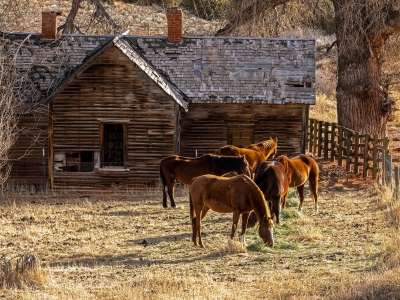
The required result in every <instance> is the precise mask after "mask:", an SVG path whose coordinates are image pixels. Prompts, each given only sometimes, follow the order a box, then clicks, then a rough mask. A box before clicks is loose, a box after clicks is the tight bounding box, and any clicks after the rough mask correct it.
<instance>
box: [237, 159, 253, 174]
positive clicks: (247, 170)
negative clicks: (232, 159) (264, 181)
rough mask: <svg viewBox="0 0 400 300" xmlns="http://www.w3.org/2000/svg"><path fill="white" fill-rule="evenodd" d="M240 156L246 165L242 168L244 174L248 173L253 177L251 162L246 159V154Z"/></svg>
mask: <svg viewBox="0 0 400 300" xmlns="http://www.w3.org/2000/svg"><path fill="white" fill-rule="evenodd" d="M239 156H240V157H241V158H242V160H243V165H244V167H243V169H242V170H241V171H242V174H244V175H247V176H249V177H250V178H251V172H250V167H249V163H248V162H247V160H246V157H245V156H244V155H239Z"/></svg>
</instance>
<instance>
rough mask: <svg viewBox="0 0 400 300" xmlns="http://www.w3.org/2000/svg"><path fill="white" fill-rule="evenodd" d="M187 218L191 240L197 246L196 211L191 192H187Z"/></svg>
mask: <svg viewBox="0 0 400 300" xmlns="http://www.w3.org/2000/svg"><path fill="white" fill-rule="evenodd" d="M189 218H190V221H191V224H192V242H193V244H194V245H195V246H197V242H196V230H197V229H196V211H195V209H194V205H193V199H192V194H191V193H189Z"/></svg>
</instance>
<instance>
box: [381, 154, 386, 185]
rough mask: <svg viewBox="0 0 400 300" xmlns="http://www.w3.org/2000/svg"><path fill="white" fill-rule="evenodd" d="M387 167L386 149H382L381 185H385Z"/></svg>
mask: <svg viewBox="0 0 400 300" xmlns="http://www.w3.org/2000/svg"><path fill="white" fill-rule="evenodd" d="M386 168H387V166H386V151H385V150H382V167H381V185H385V181H386V172H387V170H386Z"/></svg>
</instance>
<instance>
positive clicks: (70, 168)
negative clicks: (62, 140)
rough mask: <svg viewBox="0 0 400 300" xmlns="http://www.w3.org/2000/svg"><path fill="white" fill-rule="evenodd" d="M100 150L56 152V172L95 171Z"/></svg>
mask: <svg viewBox="0 0 400 300" xmlns="http://www.w3.org/2000/svg"><path fill="white" fill-rule="evenodd" d="M96 157H98V152H93V151H77V152H69V153H55V155H54V171H56V172H93V170H94V168H95V167H96V166H95V160H96ZM97 160H98V159H97Z"/></svg>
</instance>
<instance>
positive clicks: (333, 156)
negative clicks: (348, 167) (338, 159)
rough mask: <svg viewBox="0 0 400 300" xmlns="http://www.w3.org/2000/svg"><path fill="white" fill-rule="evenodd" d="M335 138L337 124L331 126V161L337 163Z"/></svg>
mask: <svg viewBox="0 0 400 300" xmlns="http://www.w3.org/2000/svg"><path fill="white" fill-rule="evenodd" d="M335 136H336V123H332V126H331V161H335V148H336V144H335Z"/></svg>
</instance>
